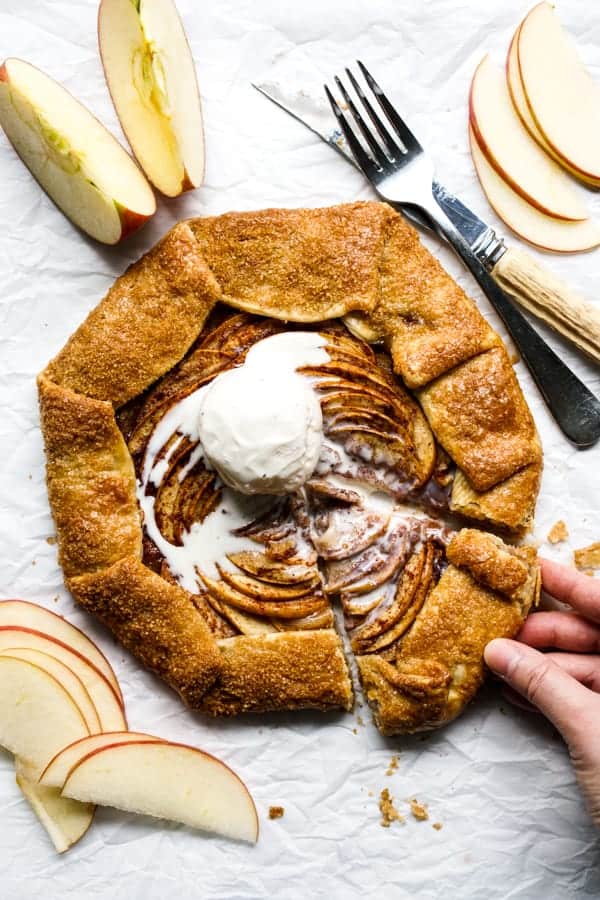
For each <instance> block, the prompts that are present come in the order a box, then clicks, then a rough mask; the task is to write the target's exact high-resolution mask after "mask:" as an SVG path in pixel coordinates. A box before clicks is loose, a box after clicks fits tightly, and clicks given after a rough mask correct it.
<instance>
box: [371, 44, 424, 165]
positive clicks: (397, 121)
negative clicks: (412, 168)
mask: <svg viewBox="0 0 600 900" xmlns="http://www.w3.org/2000/svg"><path fill="white" fill-rule="evenodd" d="M357 64H358V66H359V68H360V71H361V72H362V73H363V75H364V77H365V81H366V82H367V84H368V85H369V87H370V88H371V90H372V91H373V93H374V95H375V97H376V98H377V101H378V103H379V105H380V106H381V108H382V110H383V111H384V113H385V114H386V116H387V118H388V121H389V122H390V123H391V124H392V125H393V126H394V129H395V131H396V134H397V135H398V137H399V138H400V140H401V141H402V143H403V144H404V146H405V147H406V149H407V150H422V149H423V148H422V147H421V145H420V143H419V142H418V140H417V139H416V137H415V136H414V134H413V133H412V131H411V130H410V128H409V127H408V126H407V125H406V123H405V122H404V120H403V119H401V118H400V116H399V115H398V113H397V112H396V110H395V109H394V107H393V106H392V104H391V103H390V101H389V100H388V98H387V97H386V96H385V94H384V93H383V91H382V90H381V88H380V87H379V85H378V84H377V82H376V81H375V79H374V78H373V76H372V75H371V73H370V72H369V70H368V69H367V67H366V66H365V65H364V63H362V62H361V61H360V60H357Z"/></svg>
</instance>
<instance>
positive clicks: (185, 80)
mask: <svg viewBox="0 0 600 900" xmlns="http://www.w3.org/2000/svg"><path fill="white" fill-rule="evenodd" d="M98 40H99V44H100V55H101V57H102V63H103V65H104V74H105V76H106V82H107V84H108V89H109V91H110V94H111V97H112V100H113V103H114V106H115V110H116V112H117V115H118V117H119V120H120V122H121V125H122V126H123V131H124V132H125V134H126V135H127V140H128V141H129V144H130V145H131V148H132V150H133V152H134V154H135V156H136V158H137V160H138V161H139V163H140V165H141V167H142V169H143V170H144V172H145V173H146V175H147V176H148V178H149V179H150V181H151V182H152V184H154V185H155V187H157V188H158V190H159V191H161V192H162V193H163V194H166V195H167V196H168V197H176V196H178V195H179V194H181V193H182V192H183V191H187V190H189V189H190V188H195V187H198V186H199V185H200V184H202V181H203V178H204V136H203V126H202V110H201V106H200V95H199V93H198V84H197V81H196V70H195V68H194V60H193V58H192V54H191V51H190V47H189V44H188V42H187V38H186V35H185V31H184V29H183V25H182V22H181V19H180V18H179V15H178V13H177V9H176V7H175V4H174V3H173V0H102V2H101V3H100V9H99V12H98Z"/></svg>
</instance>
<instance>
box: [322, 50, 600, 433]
mask: <svg viewBox="0 0 600 900" xmlns="http://www.w3.org/2000/svg"><path fill="white" fill-rule="evenodd" d="M357 65H358V67H359V69H360V71H361V73H362V75H363V78H364V81H365V85H366V87H365V88H363V87H361V85H360V83H359V82H358V81H357V79H356V78H355V76H354V75H353V74H352V72H351V71H350V69H346V70H345V71H346V76H347V78H348V81H349V83H350V85H351V88H352V90H353V91H354V94H355V96H356V98H357V99H358V101H360V105H361V106H362V108H363V109H364V111H365V113H366V117H368V119H369V120H370V124H368V122H367V118H366V117H365V115H364V114H362V113H361V111H360V110H359V108H358V106H357V104H356V102H355V101H354V100H353V98H352V96H351V94H350V91H349V90H348V89H347V88H346V87H345V86H344V84H343V82H342V80H341V79H340V78H338V76H337V75H336V76H335V78H334V80H335V84H336V86H337V88H338V90H339V92H340V94H341V97H342V99H343V103H344V104H345V108H346V110H347V111H348V113H349V117H350V118H349V117H348V116H347V115H346V114H345V112H344V111H342V108H341V106H340V104H339V103H338V102H337V100H336V99H335V97H334V96H333V93H332V91H331V90H330V89H329V87H328V86H327V85H325V86H324V87H325V93H326V95H327V98H328V100H329V102H330V104H331V108H332V110H333V113H334V115H335V117H336V119H337V121H338V124H339V127H340V129H341V130H342V133H343V135H344V137H345V138H346V141H347V143H348V146H349V147H350V150H351V151H352V154H353V156H354V159H355V160H356V163H357V165H358V166H359V168H360V169H361V170H362V172H363V173H364V175H365V176H366V177H367V179H368V180H369V181H370V182H371V184H372V185H373V187H374V189H375V191H376V192H377V194H378V195H379V196H380V197H381V199H382V200H385V201H387V202H388V203H392V204H394V205H395V206H399V207H400V208H401V209H403V210H406V211H407V212H412V213H413V214H415V213H416V214H417V216H418V217H421V216H424V217H425V219H426V220H427V221H428V222H429V224H430V225H431V227H432V228H433V229H434V231H435V232H437V234H438V235H439V236H440V237H442V238H445V239H446V240H447V241H448V243H449V244H450V245H451V246H452V247H453V249H454V250H455V252H456V253H457V254H458V256H459V257H460V258H461V259H462V261H463V262H464V264H465V265H466V266H467V268H468V269H469V271H470V272H471V273H472V275H473V276H474V277H475V280H476V281H477V282H478V284H479V286H480V287H481V289H482V290H483V292H484V293H485V295H486V296H487V298H488V300H489V301H490V303H491V304H492V306H493V307H494V309H495V310H496V312H497V313H498V314H499V316H500V318H501V319H502V321H503V322H504V325H505V326H506V329H507V331H508V332H509V334H510V335H511V337H512V339H513V341H514V343H515V345H516V346H517V348H518V350H519V352H520V354H521V357H522V358H523V360H524V362H525V363H526V365H527V367H528V368H529V371H530V372H531V375H532V376H533V379H534V381H535V383H536V384H537V386H538V388H539V390H540V393H541V395H542V397H543V398H544V400H545V402H546V405H547V407H548V409H549V411H550V413H551V414H552V416H553V417H554V419H555V421H556V423H557V424H558V426H559V427H560V429H561V430H562V432H563V433H564V434H565V435H566V437H567V438H568V439H569V440H570V441H572V442H573V443H574V444H576V445H577V446H579V447H587V446H590V445H591V444H593V443H595V442H596V441H597V440H598V438H600V402H599V401H598V400H597V398H596V397H595V396H594V395H593V394H592V392H591V391H590V390H588V388H587V387H586V386H585V385H584V384H583V382H581V381H580V380H579V378H577V376H576V375H575V374H574V373H573V372H572V371H571V370H570V369H569V368H568V366H566V365H565V363H563V362H562V360H561V359H560V358H559V357H558V356H557V355H556V353H555V352H554V351H553V350H552V349H551V347H549V346H548V344H547V343H546V342H545V341H544V340H543V339H542V338H541V337H540V335H539V334H538V333H537V331H535V329H534V328H533V327H532V326H531V325H530V324H529V322H528V321H527V319H526V318H525V317H524V316H523V315H522V314H521V313H520V312H519V310H518V309H516V308H515V306H514V305H513V303H512V301H511V299H510V297H509V295H508V294H506V293H505V292H504V291H503V290H502V288H501V287H500V286H499V285H498V284H497V283H496V282H495V281H494V279H493V278H492V276H491V275H490V274H489V272H488V271H487V270H486V269H485V267H484V266H483V264H482V263H481V262H480V261H479V259H478V258H477V257H476V255H475V254H474V253H473V251H472V249H471V247H470V246H469V245H468V243H467V242H466V241H465V239H464V238H463V237H462V235H461V234H460V232H459V231H457V229H456V228H455V227H454V225H453V223H452V222H451V221H450V219H449V218H448V217H447V216H446V214H445V213H444V211H443V210H442V209H441V207H440V206H439V204H438V203H437V201H436V198H435V193H434V189H435V186H436V182H435V180H434V168H433V162H432V160H431V159H430V158H429V157H428V156H427V154H426V153H425V151H424V150H423V148H422V147H421V145H420V143H419V142H418V140H417V139H416V137H415V136H414V134H413V133H412V131H411V130H410V129H409V128H408V126H407V125H406V123H405V122H404V120H403V119H402V118H401V116H400V115H399V114H398V112H397V110H396V109H395V108H394V106H393V105H392V104H391V102H390V101H389V100H388V98H387V97H386V95H385V94H384V92H383V91H382V89H381V88H380V87H379V85H378V84H377V82H376V81H375V79H374V78H373V76H372V75H371V73H370V72H369V71H368V69H367V68H366V66H365V65H363V63H362V62H360V61H358V62H357ZM370 97H371V99H369V98H370ZM373 100H374V101H375V104H376V107H377V109H379V110H380V111H381V112H383V115H384V117H385V121H384V119H383V118H382V116H381V115H380V113H378V112H377V109H376V107H375V105H374V103H373ZM351 121H352V122H353V123H354V127H353V126H352V125H351Z"/></svg>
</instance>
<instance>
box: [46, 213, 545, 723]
mask: <svg viewBox="0 0 600 900" xmlns="http://www.w3.org/2000/svg"><path fill="white" fill-rule="evenodd" d="M344 322H345V323H346V324H344ZM363 337H364V338H365V339H366V340H363V339H362V338H363ZM366 341H370V342H372V343H373V346H370V345H369V343H368V342H366ZM244 373H249V375H245V374H244ZM250 375H251V376H252V378H251V379H250ZM234 376H235V378H237V379H240V378H241V379H244V378H248V379H250V380H248V382H247V383H248V384H252V385H256V387H255V388H254V387H253V389H252V391H250V393H249V394H245V395H244V396H245V400H244V403H245V404H246V405H247V407H248V408H245V409H244V415H243V416H242V415H241V412H240V410H239V409H238V410H236V409H235V406H236V404H235V397H236V393H235V389H234V388H233V387H232V386H233V385H234V384H235V382H234V381H232V380H231V379H232V378H233V377H234ZM223 379H229V381H228V382H227V385H228V390H227V391H225V390H222V391H220V393H219V394H218V395H217V394H213V395H212V396H213V398H214V397H215V396H219V397H229V398H233V399H230V400H228V402H227V403H225V402H224V401H222V400H221V401H220V407H219V406H217V407H216V412H215V404H214V402H213V404H212V407H211V404H210V403H208V402H207V399H206V398H207V397H208V396H209V393H208V392H209V391H210V390H211V386H213V385H215V384H218V385H223V384H224V381H223ZM286 379H287V380H286ZM290 379H291V380H290ZM297 379H300V381H301V383H302V385H301V386H302V390H299V391H295V389H294V390H292V387H294V385H295V384H296V380H297ZM242 383H244V382H242ZM38 384H39V392H40V406H41V414H42V429H43V433H44V439H45V443H46V453H47V476H48V490H49V497H50V503H51V506H52V510H53V514H54V517H55V521H56V526H57V533H58V539H59V558H60V562H61V565H62V566H63V570H64V572H65V578H66V581H67V584H68V587H69V588H70V590H71V591H72V593H73V595H74V597H75V598H76V599H77V600H78V601H79V602H80V603H81V604H82V605H83V606H84V607H85V608H86V609H88V610H89V611H90V612H92V613H93V614H95V615H97V616H98V617H99V618H100V619H102V620H103V621H104V622H105V623H106V624H107V625H108V626H109V627H110V628H111V629H112V630H113V631H114V633H115V634H116V636H117V637H118V638H119V639H120V640H121V641H122V643H123V644H124V646H126V647H127V648H128V649H129V650H130V651H131V652H133V653H135V654H136V655H137V656H138V657H139V659H140V660H141V661H142V662H143V664H144V665H146V666H147V667H148V668H149V669H151V670H152V671H154V672H155V673H156V674H158V675H159V676H161V677H162V678H164V680H165V681H166V682H167V683H168V684H170V685H171V686H172V687H173V688H174V689H175V690H177V691H178V692H179V694H180V695H181V697H182V698H183V700H184V701H185V702H186V703H187V704H188V705H189V706H191V707H193V708H196V709H200V710H202V711H204V712H206V713H208V714H210V715H233V714H237V713H239V712H245V711H252V710H253V711H263V710H271V709H296V708H301V707H314V708H318V709H329V708H336V707H337V708H345V709H348V708H350V706H351V705H352V702H353V691H352V686H351V682H350V677H349V673H348V668H347V664H346V661H345V658H344V653H343V649H342V641H341V638H340V635H339V634H338V631H337V627H336V624H335V619H334V609H335V607H336V605H340V606H341V609H342V611H343V614H344V623H345V628H346V630H347V633H348V637H349V640H350V645H351V647H352V652H353V653H354V655H355V657H356V660H357V664H358V671H359V674H360V677H361V680H362V683H363V688H364V690H365V693H366V696H367V698H368V700H369V702H370V703H371V705H372V707H373V710H374V715H375V719H376V722H377V724H378V725H379V727H380V728H381V730H382V731H383V732H384V733H395V732H410V731H416V730H421V729H425V728H432V727H436V726H438V725H441V724H443V723H445V722H447V721H450V720H451V719H452V718H454V717H455V716H456V715H457V714H458V713H459V712H460V711H461V710H462V708H463V707H464V705H465V704H466V703H467V702H468V701H469V700H470V699H471V698H472V697H473V695H474V694H475V692H476V691H477V689H478V687H479V685H480V684H481V681H482V679H483V677H484V666H483V648H484V646H485V644H486V642H487V641H488V640H490V639H491V638H492V637H495V636H499V635H514V634H515V633H516V631H518V629H519V627H520V625H521V624H522V621H523V619H524V617H525V616H526V615H527V612H528V610H529V608H530V607H531V605H532V604H534V603H535V602H536V600H537V595H538V591H539V583H538V582H539V579H538V569H537V562H536V557H535V552H534V551H533V550H532V549H531V548H515V547H512V546H511V545H509V544H506V543H505V542H504V541H503V540H501V539H500V538H499V537H496V536H493V535H491V534H488V533H486V532H484V531H481V530H478V529H477V528H475V527H473V526H474V524H475V523H476V522H477V521H478V522H480V523H487V524H490V525H492V526H494V527H496V528H501V529H503V530H504V531H505V532H506V533H509V532H512V533H514V534H520V533H523V532H524V531H525V530H527V528H528V527H529V526H530V524H531V521H532V516H533V511H534V507H535V500H536V496H537V491H538V489H539V478H540V472H541V460H542V456H541V448H540V444H539V440H538V437H537V433H536V430H535V426H534V423H533V420H532V418H531V414H530V412H529V409H528V407H527V404H526V403H525V400H524V398H523V396H522V394H521V391H520V388H519V385H518V382H517V380H516V377H515V375H514V372H513V370H512V367H511V365H510V362H509V360H508V356H507V354H506V351H505V349H504V347H503V345H502V342H501V340H500V338H499V337H498V335H497V334H496V333H495V332H494V331H493V329H492V328H491V327H490V326H489V325H488V324H487V322H486V321H485V320H484V319H483V317H482V316H481V314H480V313H479V312H478V310H477V308H476V307H475V305H474V304H473V302H472V301H471V300H469V299H468V298H467V297H466V296H465V294H464V293H463V292H462V290H461V289H460V288H459V287H458V286H457V285H456V284H455V283H454V282H453V281H452V279H451V278H450V277H449V276H448V275H447V274H446V273H445V272H444V270H443V269H442V268H441V267H440V265H439V264H438V263H437V261H436V260H434V259H433V257H431V255H430V254H429V253H428V251H427V250H426V249H425V248H424V247H423V246H422V245H421V243H420V242H419V240H418V237H417V235H416V232H415V231H414V229H412V228H411V227H410V226H409V225H408V224H407V223H406V222H405V221H404V220H403V219H402V218H401V217H400V216H399V215H398V214H396V213H395V212H393V211H392V210H391V209H390V208H389V207H388V206H386V205H385V204H380V203H355V204H346V205H342V206H339V207H332V208H329V209H317V210H264V211H259V212H253V213H230V214H227V215H225V216H219V217H213V218H206V219H195V220H190V221H189V222H187V223H180V224H179V225H177V226H175V228H174V229H172V230H171V232H169V234H168V235H167V236H166V237H165V238H164V239H163V240H162V241H161V242H160V243H159V244H158V245H157V247H155V248H154V249H153V250H151V251H150V252H149V253H148V254H146V256H144V257H142V259H141V260H139V261H138V262H137V263H136V264H135V265H134V266H132V267H130V269H129V270H128V271H127V272H125V273H124V275H122V276H121V277H120V278H119V279H117V281H116V282H115V285H114V286H113V288H111V290H110V291H109V293H108V294H107V296H106V297H105V298H104V300H102V301H101V302H100V304H99V305H98V306H97V307H96V309H95V310H93V311H92V313H91V314H90V315H89V316H88V318H87V320H86V321H85V322H84V323H83V325H82V326H81V327H80V328H79V329H78V330H77V331H76V332H75V334H74V335H73V336H72V337H71V338H70V339H69V341H68V342H67V344H66V346H65V347H64V349H63V350H62V351H61V352H60V353H59V355H58V356H57V357H56V358H55V359H54V360H53V361H52V362H51V363H50V364H49V366H48V367H47V369H46V370H45V372H44V373H42V375H40V377H39V381H38ZM284 385H290V390H289V403H290V404H293V403H299V404H303V403H304V399H303V398H304V397H305V395H306V394H307V391H308V393H309V394H310V398H311V404H312V406H311V410H312V411H311V414H310V415H311V417H312V418H311V419H310V422H311V424H310V428H311V429H313V430H314V435H312V437H311V442H312V443H311V447H313V448H316V450H315V453H316V456H315V459H317V463H316V466H315V468H314V471H312V472H308V471H306V472H305V471H304V469H305V468H306V467H305V466H304V468H303V466H302V458H301V454H302V453H305V452H306V446H305V444H304V443H303V442H302V441H301V440H300V441H298V435H297V432H298V423H300V424H301V423H302V421H303V420H302V418H301V416H302V415H304V412H303V409H302V410H299V411H297V412H296V411H293V410H291V409H289V410H288V409H285V408H284V407H282V410H284V411H285V413H286V414H285V415H283V414H282V415H281V416H280V417H279V419H278V418H277V416H276V415H274V417H273V422H270V420H269V415H266V414H264V413H265V410H269V411H270V410H271V407H273V409H274V410H275V412H276V410H277V403H280V404H281V403H282V402H283V403H285V401H286V398H285V389H284V387H283V386H284ZM411 391H412V392H413V393H411ZM263 392H265V393H263ZM254 394H256V395H257V396H254ZM261 398H262V399H261ZM315 398H316V400H315ZM267 401H268V403H267ZM261 403H262V406H261ZM253 404H256V406H253ZM229 406H231V409H229V408H228V407H229ZM222 407H227V408H222ZM315 408H316V409H317V413H318V421H317V419H316V418H315V416H316V413H315ZM211 409H212V412H211ZM253 409H255V410H256V416H255V420H256V427H255V428H252V427H251V423H252V422H253V421H254V419H253V412H252V411H253ZM292 412H293V415H292ZM217 413H218V414H219V415H218V418H217V419H216V420H214V421H215V422H216V423H217V424H216V425H215V424H214V423H213V420H212V419H210V420H209V414H210V416H212V417H213V419H214V416H215V415H216V414H217ZM288 413H289V414H288ZM230 415H231V416H233V417H234V419H235V420H232V421H231V423H229V420H228V419H227V417H228V416H230ZM236 416H237V418H235V417H236ZM298 416H300V418H298ZM308 421H309V420H308V419H307V422H308ZM223 422H226V424H231V428H227V433H228V435H229V437H228V440H229V441H230V442H235V446H234V444H233V443H232V444H231V446H230V447H228V448H225V449H226V450H227V454H226V456H227V459H226V460H225V459H223V460H221V462H220V463H219V462H218V461H217V462H215V460H214V459H213V458H212V457H211V458H208V457H207V455H206V454H205V452H204V445H203V435H205V436H207V435H208V434H209V430H208V429H209V428H210V427H212V428H213V431H212V432H210V434H211V435H213V437H214V434H215V431H214V429H215V427H216V428H217V432H216V433H217V437H218V428H220V427H221V426H222V423H223ZM219 423H221V424H219ZM240 423H243V424H240ZM249 423H250V424H249ZM286 429H287V430H288V431H289V434H288V433H287V431H286ZM294 429H295V430H294ZM300 431H301V429H300ZM284 432H285V433H286V435H287V436H285V435H284ZM300 436H301V435H300ZM284 437H285V440H284ZM205 440H207V441H208V437H206V438H205ZM315 442H318V443H315ZM213 443H214V441H213ZM217 443H218V441H217ZM207 446H208V445H207ZM217 449H218V447H217ZM234 451H235V452H234ZM213 452H214V448H213ZM311 452H312V450H311ZM236 461H237V462H236ZM225 462H226V463H227V466H229V469H228V470H227V472H226V471H225V469H220V468H219V465H223V466H224V465H225ZM242 464H243V465H242ZM215 465H216V466H217V467H216V468H215V467H214V466H215ZM236 465H237V466H240V467H242V468H243V473H241V474H240V478H239V479H238V480H236V479H235V478H233V479H232V472H231V471H230V469H231V467H234V468H235V466H236ZM290 473H291V474H290ZM298 473H300V475H299V474H298ZM242 474H243V478H242ZM263 479H264V480H263ZM286 479H288V480H287V481H286ZM287 484H289V485H290V487H286V485H287ZM230 485H234V486H233V487H232V486H230ZM261 485H263V486H264V491H263V490H261ZM451 514H457V515H459V516H462V517H463V518H464V520H465V525H469V523H470V527H462V528H461V526H460V522H459V521H458V520H456V519H453V518H452V517H451Z"/></svg>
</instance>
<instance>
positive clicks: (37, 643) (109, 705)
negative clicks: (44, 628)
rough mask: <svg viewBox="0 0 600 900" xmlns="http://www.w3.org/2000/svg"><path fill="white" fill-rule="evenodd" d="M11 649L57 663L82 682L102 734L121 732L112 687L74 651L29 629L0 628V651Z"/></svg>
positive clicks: (120, 710) (120, 715)
mask: <svg viewBox="0 0 600 900" xmlns="http://www.w3.org/2000/svg"><path fill="white" fill-rule="evenodd" d="M12 647H19V648H22V647H26V648H29V649H31V650H41V651H42V653H47V654H48V655H49V656H53V657H54V658H55V659H58V660H60V662H62V663H64V664H65V665H66V666H68V667H69V669H72V670H73V672H75V674H76V675H77V676H78V678H80V679H81V681H82V682H83V685H84V687H85V688H86V690H87V692H88V693H89V695H90V697H91V699H92V702H93V704H94V706H95V707H96V711H97V714H98V718H99V720H100V729H99V730H101V731H122V730H124V729H126V728H127V722H126V720H125V715H124V712H123V707H122V706H121V704H120V702H119V700H118V698H117V695H116V693H115V690H114V688H113V687H112V685H111V684H110V682H109V681H108V680H107V678H106V677H105V675H103V674H102V672H100V670H99V669H97V668H96V666H94V665H93V664H92V663H91V662H90V661H89V660H88V659H87V658H86V657H85V656H82V654H81V653H79V652H78V651H77V650H74V649H72V648H71V647H68V646H67V645H66V644H63V643H62V641H59V640H57V639H56V638H53V637H50V636H49V635H44V634H42V633H41V632H39V631H33V630H31V629H28V628H9V627H7V626H0V652H2V651H4V650H10V649H11V648H12Z"/></svg>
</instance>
